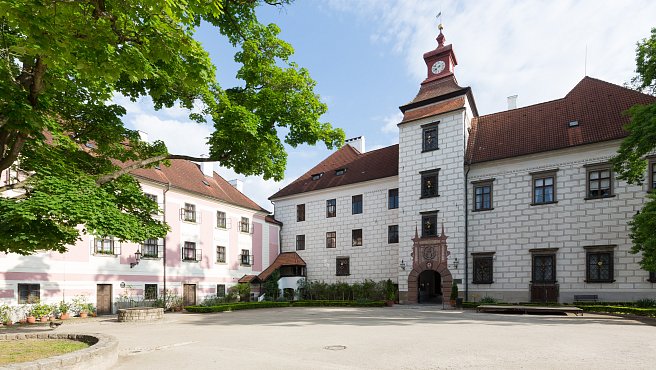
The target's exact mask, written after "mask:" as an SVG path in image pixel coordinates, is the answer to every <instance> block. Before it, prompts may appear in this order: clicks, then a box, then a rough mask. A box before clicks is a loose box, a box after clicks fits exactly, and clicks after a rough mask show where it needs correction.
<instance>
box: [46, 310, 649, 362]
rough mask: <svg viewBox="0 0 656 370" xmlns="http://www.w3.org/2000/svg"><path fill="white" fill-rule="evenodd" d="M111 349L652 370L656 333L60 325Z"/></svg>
mask: <svg viewBox="0 0 656 370" xmlns="http://www.w3.org/2000/svg"><path fill="white" fill-rule="evenodd" d="M56 330H57V331H61V332H68V331H72V332H101V333H106V334H110V335H114V336H115V337H117V338H118V340H119V342H120V358H119V362H118V364H117V366H116V368H117V369H460V368H479V369H482V368H486V369H489V368H499V369H501V368H503V369H517V368H523V369H536V368H540V369H574V368H577V369H654V368H655V367H656V326H651V325H647V324H643V323H640V322H637V321H633V320H626V319H622V318H617V317H611V316H603V315H588V314H586V315H585V316H583V317H574V316H532V315H528V316H525V315H505V314H484V313H476V312H472V311H465V312H462V311H442V310H441V306H395V307H393V308H285V309H258V310H250V311H236V312H225V313H216V314H188V313H180V314H167V315H166V316H165V318H164V320H162V321H159V322H157V323H139V324H132V323H118V322H117V321H116V320H115V318H113V317H101V318H97V319H95V320H91V321H88V322H84V323H81V322H78V323H75V322H67V323H65V324H64V325H62V326H61V327H60V328H58V329H56Z"/></svg>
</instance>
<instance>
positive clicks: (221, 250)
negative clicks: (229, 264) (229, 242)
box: [216, 245, 226, 263]
mask: <svg viewBox="0 0 656 370" xmlns="http://www.w3.org/2000/svg"><path fill="white" fill-rule="evenodd" d="M216 262H218V263H225V262H226V247H224V246H221V245H217V246H216Z"/></svg>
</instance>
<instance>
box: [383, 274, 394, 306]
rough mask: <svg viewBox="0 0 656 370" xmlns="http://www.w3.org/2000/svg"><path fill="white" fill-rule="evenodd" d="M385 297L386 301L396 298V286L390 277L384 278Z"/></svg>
mask: <svg viewBox="0 0 656 370" xmlns="http://www.w3.org/2000/svg"><path fill="white" fill-rule="evenodd" d="M385 299H386V300H388V301H394V300H396V286H394V283H393V282H392V280H391V279H387V280H385Z"/></svg>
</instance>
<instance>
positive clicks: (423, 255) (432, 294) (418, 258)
mask: <svg viewBox="0 0 656 370" xmlns="http://www.w3.org/2000/svg"><path fill="white" fill-rule="evenodd" d="M447 238H448V237H447V236H446V235H444V225H442V234H441V235H439V236H429V237H423V238H420V237H419V235H418V233H417V230H415V237H414V238H412V242H413V246H412V271H410V274H409V275H408V303H427V302H441V300H440V298H441V296H444V295H447V296H448V295H449V294H450V292H451V284H452V282H453V277H452V276H451V271H449V268H448V257H449V254H450V253H451V252H449V251H448V250H447V244H446V239H447ZM438 285H439V286H438Z"/></svg>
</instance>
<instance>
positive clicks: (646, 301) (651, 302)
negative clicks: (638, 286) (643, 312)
mask: <svg viewBox="0 0 656 370" xmlns="http://www.w3.org/2000/svg"><path fill="white" fill-rule="evenodd" d="M634 305H635V306H636V307H640V308H650V307H653V308H656V299H651V298H642V299H638V300H637V301H635V303H634Z"/></svg>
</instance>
